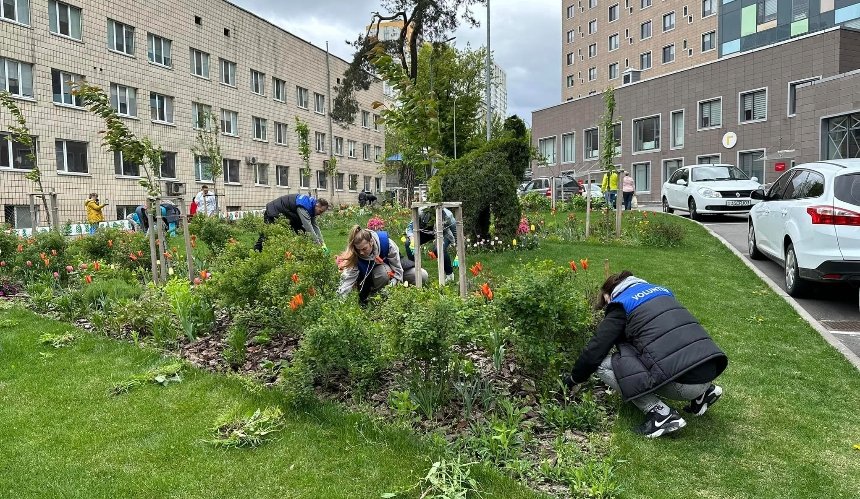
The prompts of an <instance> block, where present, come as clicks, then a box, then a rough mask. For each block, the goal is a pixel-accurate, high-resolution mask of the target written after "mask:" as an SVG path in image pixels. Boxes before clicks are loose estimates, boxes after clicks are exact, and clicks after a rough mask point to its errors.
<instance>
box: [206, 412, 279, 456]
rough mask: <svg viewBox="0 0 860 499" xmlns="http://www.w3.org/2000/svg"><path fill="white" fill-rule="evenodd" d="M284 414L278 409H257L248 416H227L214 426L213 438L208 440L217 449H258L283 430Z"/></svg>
mask: <svg viewBox="0 0 860 499" xmlns="http://www.w3.org/2000/svg"><path fill="white" fill-rule="evenodd" d="M284 425H285V421H284V412H283V411H282V410H281V408H280V407H266V408H265V409H262V410H261V409H257V410H256V411H254V413H253V414H251V415H250V416H245V417H236V416H235V415H227V416H224V417H222V418H221V419H220V420H219V421H218V423H216V424H215V427H214V428H213V431H214V432H215V438H213V439H211V440H208V442H209V443H211V444H212V445H215V446H217V447H224V448H236V449H238V448H242V447H258V446H259V445H261V444H262V443H263V442H264V441H265V440H266V439H267V438H268V437H270V436H271V435H272V434H273V433H276V432H279V431H281V430H282V429H284Z"/></svg>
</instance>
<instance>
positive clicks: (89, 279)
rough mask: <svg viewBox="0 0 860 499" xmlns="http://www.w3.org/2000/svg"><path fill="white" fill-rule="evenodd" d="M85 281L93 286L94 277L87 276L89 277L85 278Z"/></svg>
mask: <svg viewBox="0 0 860 499" xmlns="http://www.w3.org/2000/svg"><path fill="white" fill-rule="evenodd" d="M84 280H85V281H87V284H92V283H93V276H91V275H89V274H87V276H86V277H84Z"/></svg>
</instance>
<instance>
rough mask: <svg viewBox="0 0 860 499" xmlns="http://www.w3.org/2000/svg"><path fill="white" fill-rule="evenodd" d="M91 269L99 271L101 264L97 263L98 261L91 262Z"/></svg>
mask: <svg viewBox="0 0 860 499" xmlns="http://www.w3.org/2000/svg"><path fill="white" fill-rule="evenodd" d="M93 269H94V270H96V271H99V270H101V269H102V264H101V263H100V262H98V261H96V262H93Z"/></svg>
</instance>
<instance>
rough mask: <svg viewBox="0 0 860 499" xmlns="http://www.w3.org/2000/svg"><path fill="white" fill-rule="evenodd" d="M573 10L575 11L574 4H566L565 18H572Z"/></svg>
mask: <svg viewBox="0 0 860 499" xmlns="http://www.w3.org/2000/svg"><path fill="white" fill-rule="evenodd" d="M575 12H576V6H575V5H568V6H567V18H568V19H573V15H574V13H575Z"/></svg>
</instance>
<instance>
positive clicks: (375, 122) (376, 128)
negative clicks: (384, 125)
mask: <svg viewBox="0 0 860 499" xmlns="http://www.w3.org/2000/svg"><path fill="white" fill-rule="evenodd" d="M379 119H380V118H379V115H378V114H374V115H373V130H374V131H376V132H378V131H379V123H380V121H379Z"/></svg>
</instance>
